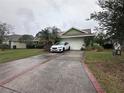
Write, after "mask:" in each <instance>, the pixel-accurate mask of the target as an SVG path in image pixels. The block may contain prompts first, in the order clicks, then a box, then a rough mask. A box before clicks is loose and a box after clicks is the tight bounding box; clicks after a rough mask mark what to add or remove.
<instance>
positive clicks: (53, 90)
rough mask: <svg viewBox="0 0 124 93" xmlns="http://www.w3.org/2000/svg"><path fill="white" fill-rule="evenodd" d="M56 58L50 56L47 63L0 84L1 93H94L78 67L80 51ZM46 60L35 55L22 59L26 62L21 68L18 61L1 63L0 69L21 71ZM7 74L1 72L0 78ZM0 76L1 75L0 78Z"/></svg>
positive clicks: (66, 53)
mask: <svg viewBox="0 0 124 93" xmlns="http://www.w3.org/2000/svg"><path fill="white" fill-rule="evenodd" d="M57 55H59V56H55V57H54V55H52V56H53V58H52V59H51V60H49V61H48V62H46V63H44V64H41V65H39V66H37V67H35V68H34V69H32V70H30V71H28V72H26V73H24V74H23V75H20V76H19V77H17V78H15V79H14V80H12V81H10V82H8V83H6V84H3V85H1V87H0V93H96V90H95V88H94V87H93V85H92V83H91V81H90V80H89V78H88V76H87V74H86V73H85V71H84V68H83V66H82V64H81V60H82V51H69V52H65V53H64V54H63V55H62V54H57ZM50 56H51V55H50ZM46 59H48V58H44V56H43V55H42V56H35V57H33V58H32V57H31V58H27V59H23V60H25V62H22V61H21V62H22V63H24V64H23V65H18V64H22V63H21V62H17V61H18V60H17V61H16V62H12V63H8V64H11V65H10V66H9V65H7V64H2V65H1V66H0V69H4V67H6V68H8V69H10V68H11V67H12V64H13V65H14V68H13V69H12V70H10V72H11V71H13V70H14V69H15V68H20V69H19V71H20V70H21V69H25V68H26V67H28V66H29V64H37V63H38V62H43V61H44V60H46ZM36 60H38V61H36ZM15 64H16V65H15ZM16 66H17V67H16ZM7 72H9V70H6V69H5V70H3V71H1V70H0V79H2V78H4V77H6V76H7V75H4V73H5V74H6V73H7ZM17 72H18V70H17ZM17 72H16V73H17ZM1 74H2V75H4V76H1ZM9 75H10V74H9Z"/></svg>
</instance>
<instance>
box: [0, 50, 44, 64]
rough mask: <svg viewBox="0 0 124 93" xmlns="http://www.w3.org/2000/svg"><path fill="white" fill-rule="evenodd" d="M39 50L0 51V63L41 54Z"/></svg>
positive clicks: (41, 51)
mask: <svg viewBox="0 0 124 93" xmlns="http://www.w3.org/2000/svg"><path fill="white" fill-rule="evenodd" d="M42 53H43V50H41V49H15V50H4V51H1V50H0V63H5V62H9V61H12V60H17V59H21V58H26V57H30V56H34V55H39V54H42Z"/></svg>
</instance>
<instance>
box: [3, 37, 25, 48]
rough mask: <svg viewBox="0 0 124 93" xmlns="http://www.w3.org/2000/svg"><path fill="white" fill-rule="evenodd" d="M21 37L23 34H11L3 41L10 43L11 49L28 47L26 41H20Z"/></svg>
mask: <svg viewBox="0 0 124 93" xmlns="http://www.w3.org/2000/svg"><path fill="white" fill-rule="evenodd" d="M20 37H21V35H9V36H7V37H6V40H5V41H4V42H3V43H4V44H7V45H9V46H10V48H11V49H13V48H15V49H21V48H26V43H21V42H19V38H20Z"/></svg>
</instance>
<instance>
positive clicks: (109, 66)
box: [85, 51, 124, 93]
mask: <svg viewBox="0 0 124 93" xmlns="http://www.w3.org/2000/svg"><path fill="white" fill-rule="evenodd" d="M85 63H86V64H87V65H88V67H89V68H90V69H91V71H92V72H93V74H94V75H95V77H96V78H97V80H98V81H99V82H100V84H101V86H102V87H103V89H104V90H105V91H106V93H124V53H123V54H122V56H114V57H113V56H112V51H103V52H95V51H86V53H85Z"/></svg>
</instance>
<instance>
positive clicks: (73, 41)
mask: <svg viewBox="0 0 124 93" xmlns="http://www.w3.org/2000/svg"><path fill="white" fill-rule="evenodd" d="M62 41H63V42H68V43H69V44H70V49H71V50H80V49H81V47H82V44H84V39H83V38H64V39H62Z"/></svg>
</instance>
